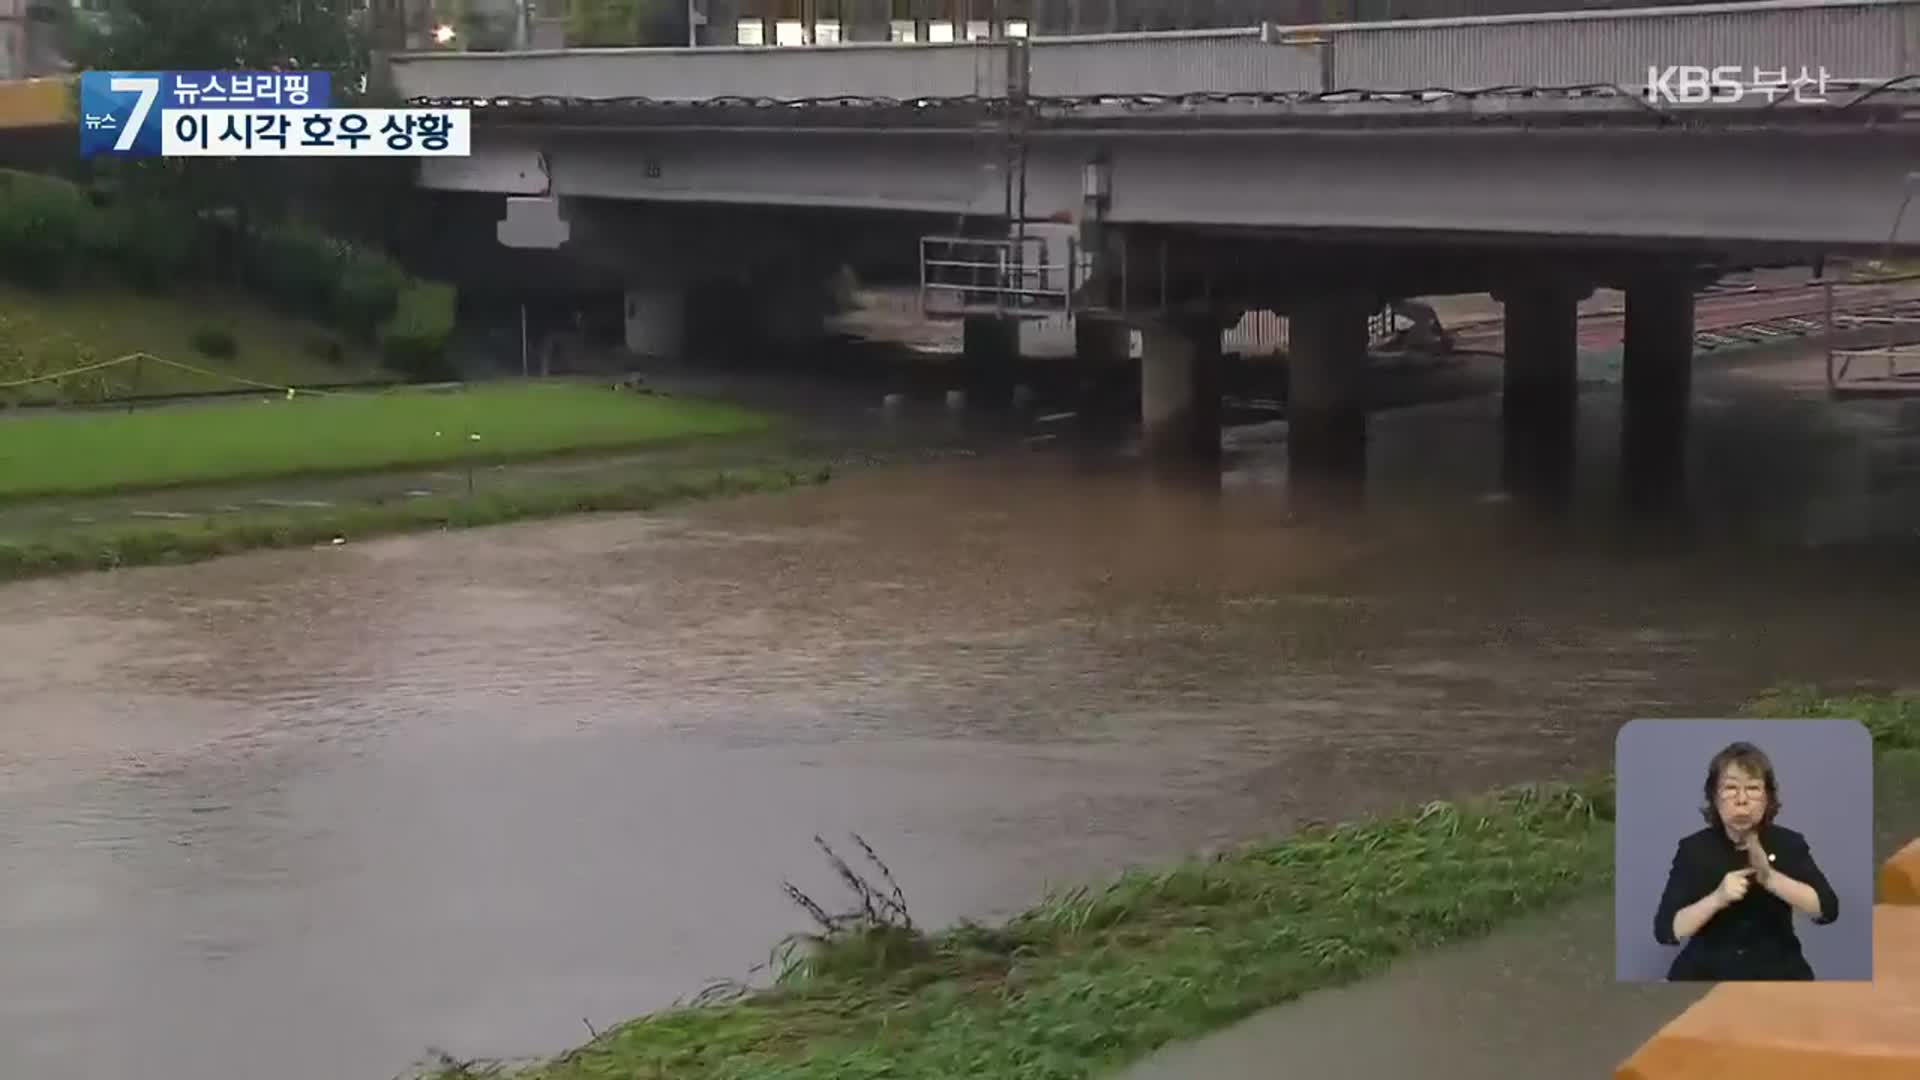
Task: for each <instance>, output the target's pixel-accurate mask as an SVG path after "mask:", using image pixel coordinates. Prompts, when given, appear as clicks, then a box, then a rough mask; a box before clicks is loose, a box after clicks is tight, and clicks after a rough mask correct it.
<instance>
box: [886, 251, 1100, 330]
mask: <svg viewBox="0 0 1920 1080" xmlns="http://www.w3.org/2000/svg"><path fill="white" fill-rule="evenodd" d="M1048 240H1049V238H1048V237H1046V236H1041V235H1034V236H1026V237H1023V238H1017V239H1016V238H1000V237H980V236H926V237H922V238H921V239H920V309H921V311H922V312H924V313H926V314H928V315H932V316H935V317H945V318H954V317H958V316H965V315H986V314H991V315H998V316H1004V317H1012V318H1020V319H1047V318H1052V317H1055V316H1061V315H1069V316H1070V315H1072V314H1073V307H1074V303H1073V299H1074V292H1075V291H1076V289H1077V288H1078V286H1079V282H1078V280H1077V278H1079V277H1080V276H1081V275H1080V273H1079V270H1080V269H1081V268H1080V267H1079V266H1078V265H1077V264H1078V263H1079V262H1080V257H1079V254H1078V252H1077V250H1076V245H1075V243H1074V241H1073V239H1072V238H1071V237H1067V238H1065V241H1066V243H1065V247H1066V250H1065V258H1064V259H1063V260H1056V259H1052V258H1050V257H1049V248H1050V247H1052V246H1053V245H1051V244H1049V243H1048Z"/></svg>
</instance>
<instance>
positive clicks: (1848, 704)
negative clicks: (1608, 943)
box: [442, 692, 1920, 1080]
mask: <svg viewBox="0 0 1920 1080" xmlns="http://www.w3.org/2000/svg"><path fill="white" fill-rule="evenodd" d="M1754 711H1755V712H1756V713H1758V714H1762V715H1778V716H1788V715H1798V716H1805V715H1832V716H1854V717H1858V718H1860V719H1862V720H1864V721H1866V722H1867V724H1868V726H1869V727H1870V728H1871V729H1872V730H1873V732H1874V737H1875V742H1876V746H1877V747H1878V748H1880V749H1881V750H1882V751H1885V752H1886V753H1885V754H1883V764H1884V763H1885V762H1886V761H1887V760H1889V759H1895V760H1897V761H1898V768H1899V769H1900V771H1901V773H1902V774H1903V775H1904V774H1906V773H1909V772H1910V773H1913V774H1914V775H1917V776H1920V698H1916V697H1897V698H1875V699H1866V698H1853V699H1824V698H1821V697H1819V696H1818V695H1814V694H1809V693H1804V692H1784V693H1777V694H1772V695H1769V696H1768V697H1766V698H1764V699H1762V700H1761V701H1760V702H1758V703H1756V705H1755V708H1754ZM1611 815H1612V793H1611V789H1610V786H1609V785H1608V784H1607V783H1606V782H1604V781H1600V782H1595V783H1593V784H1589V785H1584V786H1577V787H1575V786H1550V787H1527V788H1520V789H1515V790H1511V791H1506V792H1501V793H1497V794H1494V795H1489V796H1487V797H1485V798H1483V799H1479V800H1474V801H1470V802H1464V803H1459V804H1450V803H1432V804H1429V805H1427V806H1425V807H1421V808H1419V809H1418V810H1416V811H1412V812H1409V813H1407V814H1405V815H1403V816H1399V817H1394V818H1391V819H1387V820H1381V821H1375V822H1369V823H1364V824H1357V825H1345V826H1340V827H1337V828H1320V829H1311V830H1308V831H1306V832H1303V833H1301V834H1300V835H1297V836H1294V837H1291V838H1289V839H1286V840H1283V841H1280V842H1277V843H1271V844H1263V845H1257V846H1254V847H1250V848H1246V849H1243V850H1241V851H1238V852H1235V853H1232V854H1229V855H1226V856H1223V857H1219V858H1215V859H1206V860H1194V861H1191V862H1188V863H1185V864H1182V865H1179V866H1175V867H1172V868H1169V869H1166V870H1164V871H1160V872H1156V873H1148V872H1136V873H1131V874H1128V875H1125V876H1123V877H1121V878H1120V879H1118V880H1117V881H1115V882H1113V883H1112V884H1110V885H1107V886H1105V887H1103V888H1100V889H1097V890H1090V891H1083V892H1077V893H1073V894H1070V895H1066V896H1062V897H1058V898H1055V899H1051V900H1048V901H1046V902H1045V903H1042V904H1041V905H1040V906H1038V907H1036V908H1034V909H1033V910H1031V911H1029V912H1027V913H1025V914H1023V915H1021V916H1019V917H1018V918H1016V919H1014V920H1012V921H1011V922H1009V923H1007V924H1005V925H1003V926H997V927H979V926H963V927H960V928H957V929H952V930H948V931H943V932H939V933H934V934H930V935H929V934H922V933H920V932H918V931H917V930H914V929H913V928H911V927H910V926H908V925H906V924H905V923H904V920H903V918H902V915H901V914H900V913H899V912H898V911H897V910H895V909H894V908H893V907H892V906H891V905H890V904H889V903H888V897H889V896H891V895H894V894H893V892H892V890H891V889H890V887H889V886H888V885H887V884H886V883H885V882H884V881H883V882H882V883H881V884H880V886H879V887H877V888H873V889H872V891H871V892H870V893H869V894H868V903H867V904H866V905H865V906H866V907H867V908H868V910H870V911H872V912H875V913H876V914H873V915H863V916H861V917H859V918H857V919H855V920H854V921H853V923H852V924H851V925H850V926H848V927H846V928H844V929H842V930H839V931H837V932H835V933H832V934H829V935H825V936H824V937H823V938H822V939H815V940H813V941H811V942H803V943H802V945H803V947H802V948H801V949H800V950H799V951H798V952H797V953H796V954H795V955H796V956H797V957H798V961H797V962H796V963H795V964H793V965H791V966H790V968H789V970H788V972H787V974H786V975H784V976H783V977H782V979H781V980H780V982H779V984H778V985H776V986H775V987H774V988H772V989H769V990H763V991H757V992H752V993H747V994H744V995H743V996H739V997H737V998H735V999H733V1000H730V1001H725V1002H721V1003H716V1004H708V1005H703V1006H696V1007H691V1008H684V1009H677V1010H673V1011H669V1012H664V1013H659V1014H656V1015H654V1016H650V1017H646V1018H643V1019H640V1020H637V1021H634V1022H632V1023H629V1024H626V1025H624V1026H621V1027H619V1028H616V1029H614V1030H612V1031H609V1032H606V1033H604V1034H602V1035H600V1036H599V1037H598V1038H596V1039H594V1040H593V1041H592V1042H590V1043H588V1044H587V1045H585V1046H583V1047H581V1048H579V1049H577V1050H575V1051H573V1052H571V1053H569V1054H567V1055H565V1056H563V1057H561V1058H559V1059H557V1060H555V1061H552V1062H548V1063H545V1064H541V1065H536V1066H532V1067H530V1068H528V1069H527V1070H525V1071H522V1072H514V1073H511V1074H510V1075H513V1076H517V1077H523V1078H524V1080H588V1078H593V1080H643V1078H645V1080H651V1078H656V1077H671V1078H673V1080H720V1078H722V1077H724V1078H727V1080H749V1078H760V1077H765V1078H769V1080H771V1078H773V1077H779V1078H781V1080H830V1078H831V1080H860V1078H871V1080H878V1078H881V1077H887V1078H890V1080H934V1078H942V1080H946V1078H951V1080H962V1078H964V1080H974V1078H977V1077H983V1076H991V1077H1007V1078H1019V1080H1068V1078H1084V1077H1091V1076H1096V1075H1098V1074H1100V1073H1101V1072H1103V1071H1105V1070H1107V1069H1110V1068H1112V1067H1114V1066H1117V1065H1119V1064H1122V1063H1124V1062H1128V1061H1131V1060H1133V1059H1135V1058H1138V1057H1140V1056H1142V1055H1144V1054H1145V1053H1147V1052H1148V1051H1150V1050H1152V1049H1154V1048H1156V1047H1158V1046H1160V1045H1163V1044H1165V1043H1168V1042H1171V1041H1174V1040H1178V1039H1181V1038H1185V1037H1190V1036H1194V1035H1198V1034H1201V1033H1203V1032H1206V1031H1210V1030H1213V1029H1216V1028H1219V1027H1221V1026H1224V1025H1226V1024H1228V1023H1230V1022H1232V1021H1234V1020H1236V1019H1239V1018H1241V1017H1243V1016H1246V1015H1248V1014H1250V1013H1252V1012H1254V1011H1256V1010H1258V1009H1261V1008H1264V1007H1267V1006H1270V1005H1275V1004H1278V1003H1281V1002H1284V1001H1287V1000H1289V999H1291V998H1294V997H1297V996H1299V995H1301V994H1303V993H1306V992H1308V991H1311V990H1316V989H1320V988H1324V987H1329V986H1333V985H1336V984H1339V983H1343V982H1347V981H1350V980H1353V979H1355V978H1358V977H1360V976H1362V975H1365V974H1367V973H1369V972H1371V971H1375V970H1377V969H1379V968H1381V967H1382V966H1384V965H1385V964H1386V963H1387V962H1388V961H1390V960H1392V959H1393V958H1394V957H1395V956H1398V955H1401V954H1404V953H1407V952H1410V951H1412V950H1417V949H1424V948H1430V947H1433V946H1436V945H1440V944H1444V943H1447V942H1452V941H1457V940H1461V939H1465V938H1469V937H1473V936H1477V935H1479V934H1481V933H1484V932H1485V931H1487V930H1489V929H1491V928H1492V927H1493V926H1495V925H1496V924H1498V923H1501V922H1504V921H1506V920H1509V919H1512V918H1514V917H1516V916H1519V915H1521V914H1524V913H1527V912H1530V911H1534V910H1537V909H1541V908H1544V907H1547V906H1549V905H1553V904H1557V903H1560V902H1563V901H1566V900H1570V899H1572V898H1574V897H1576V896H1580V895H1589V894H1591V893H1593V892H1594V891H1595V890H1599V889H1604V888H1606V887H1607V886H1608V883H1609V879H1610V877H1611V874H1612V869H1613V856H1612V844H1613V836H1612V823H1611V820H1610V819H1611ZM486 1074H487V1073H486V1071H485V1070H481V1069H477V1068H476V1067H474V1066H459V1065H449V1066H447V1068H446V1069H445V1070H444V1072H443V1073H442V1080H455V1078H459V1077H464V1076H477V1075H486Z"/></svg>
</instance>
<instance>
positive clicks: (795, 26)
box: [773, 19, 807, 45]
mask: <svg viewBox="0 0 1920 1080" xmlns="http://www.w3.org/2000/svg"><path fill="white" fill-rule="evenodd" d="M773 43H774V44H775V45H805V44H806V43H807V27H806V24H805V23H802V22H801V21H800V20H799V19H781V20H780V21H779V22H777V23H774V24H773Z"/></svg>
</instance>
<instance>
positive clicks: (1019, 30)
mask: <svg viewBox="0 0 1920 1080" xmlns="http://www.w3.org/2000/svg"><path fill="white" fill-rule="evenodd" d="M1007 36H1008V37H1018V38H1023V37H1026V36H1027V20H1025V19H1008V20H1007Z"/></svg>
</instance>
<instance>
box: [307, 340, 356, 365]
mask: <svg viewBox="0 0 1920 1080" xmlns="http://www.w3.org/2000/svg"><path fill="white" fill-rule="evenodd" d="M300 347H301V350H302V351H303V352H305V353H306V354H307V355H308V356H311V357H313V358H314V359H315V360H323V361H325V362H327V363H329V364H332V365H333V366H334V367H339V366H340V365H342V364H344V363H346V362H347V350H346V349H344V348H342V347H341V345H340V343H339V342H338V341H335V340H334V339H332V338H330V337H317V336H316V337H310V338H307V339H306V340H305V341H302V342H301V343H300Z"/></svg>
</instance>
